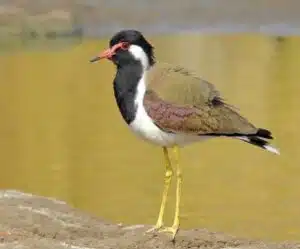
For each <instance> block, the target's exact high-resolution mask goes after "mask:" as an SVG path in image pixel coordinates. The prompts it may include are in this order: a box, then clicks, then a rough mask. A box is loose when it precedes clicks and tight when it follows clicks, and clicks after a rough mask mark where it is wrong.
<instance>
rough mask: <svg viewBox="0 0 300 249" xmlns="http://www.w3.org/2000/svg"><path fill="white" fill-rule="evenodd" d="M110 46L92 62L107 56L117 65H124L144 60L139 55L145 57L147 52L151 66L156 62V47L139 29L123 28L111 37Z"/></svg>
mask: <svg viewBox="0 0 300 249" xmlns="http://www.w3.org/2000/svg"><path fill="white" fill-rule="evenodd" d="M109 47H110V48H109V49H107V50H106V51H104V52H102V53H101V54H100V55H99V56H97V57H95V58H94V59H92V60H91V62H94V61H97V60H100V59H102V58H107V59H110V60H112V61H113V62H114V63H115V64H116V65H117V66H123V65H126V64H130V63H133V62H136V61H138V60H142V58H139V57H143V55H144V54H145V55H146V57H147V59H148V63H149V66H152V65H153V64H154V63H155V58H154V53H153V49H154V48H153V47H152V45H151V44H150V43H149V42H148V41H147V40H146V39H145V37H144V36H143V35H142V34H141V33H140V32H139V31H136V30H122V31H120V32H118V33H117V34H115V35H114V36H113V37H112V38H111V40H110V42H109ZM141 51H143V52H144V53H142V52H141Z"/></svg>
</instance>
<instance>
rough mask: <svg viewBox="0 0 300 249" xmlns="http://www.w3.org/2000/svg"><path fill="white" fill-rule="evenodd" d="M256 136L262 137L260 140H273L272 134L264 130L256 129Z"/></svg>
mask: <svg viewBox="0 0 300 249" xmlns="http://www.w3.org/2000/svg"><path fill="white" fill-rule="evenodd" d="M256 136H258V137H262V138H267V139H273V137H272V133H271V132H270V131H269V130H266V129H258V131H257V133H256Z"/></svg>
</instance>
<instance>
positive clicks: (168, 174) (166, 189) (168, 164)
mask: <svg viewBox="0 0 300 249" xmlns="http://www.w3.org/2000/svg"><path fill="white" fill-rule="evenodd" d="M163 152H164V158H165V166H166V170H165V178H164V190H163V196H162V201H161V206H160V210H159V214H158V219H157V222H156V225H155V226H154V227H153V228H151V229H149V230H148V231H147V232H152V231H155V230H159V229H160V228H162V227H163V225H164V224H163V217H164V212H165V207H166V203H167V197H168V192H169V187H170V183H171V180H172V175H173V169H172V166H171V161H170V158H169V155H168V149H167V148H166V147H163Z"/></svg>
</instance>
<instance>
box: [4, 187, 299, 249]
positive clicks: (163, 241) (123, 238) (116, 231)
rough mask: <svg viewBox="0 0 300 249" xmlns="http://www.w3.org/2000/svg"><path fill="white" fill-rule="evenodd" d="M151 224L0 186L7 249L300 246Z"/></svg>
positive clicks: (264, 248) (272, 248)
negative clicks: (112, 219)
mask: <svg viewBox="0 0 300 249" xmlns="http://www.w3.org/2000/svg"><path fill="white" fill-rule="evenodd" d="M148 228H149V226H145V225H132V226H123V225H118V224H112V223H109V222H107V221H104V220H102V219H100V218H97V217H93V216H91V215H89V214H87V213H84V212H81V211H79V210H76V209H74V208H72V207H70V206H68V205H67V204H66V203H64V202H61V201H58V200H54V199H49V198H44V197H39V196H34V195H31V194H26V193H21V192H18V191H14V190H5V191H4V190H3V191H0V248H5V249H6V248H7V249H12V248H18V249H25V248H26V249H27V248H28V249H35V248H39V249H48V248H49V249H50V248H51V249H54V248H55V249H63V248H72V249H81V248H82V249H94V248H105V249H108V248H120V249H122V248H124V249H125V248H126V249H131V248H132V249H133V248H143V249H147V248H149V249H150V248H164V249H169V248H172V249H174V248H206V249H221V248H223V249H233V248H237V249H279V248H288V249H294V248H300V243H292V242H284V243H279V244H276V243H265V242H262V241H250V240H247V239H240V238H236V237H234V236H230V235H225V234H221V233H214V232H210V231H207V230H205V229H194V230H188V231H183V230H182V231H180V232H179V233H178V236H177V239H176V241H175V242H174V243H173V242H171V241H170V237H168V236H167V235H165V234H145V231H146V230H147V229H148Z"/></svg>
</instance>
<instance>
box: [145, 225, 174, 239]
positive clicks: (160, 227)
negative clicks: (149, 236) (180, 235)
mask: <svg viewBox="0 0 300 249" xmlns="http://www.w3.org/2000/svg"><path fill="white" fill-rule="evenodd" d="M152 232H158V233H170V234H171V235H172V240H174V239H175V236H176V234H177V232H178V226H171V227H164V226H163V224H157V225H155V226H154V227H152V228H150V229H148V230H147V231H146V233H152Z"/></svg>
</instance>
